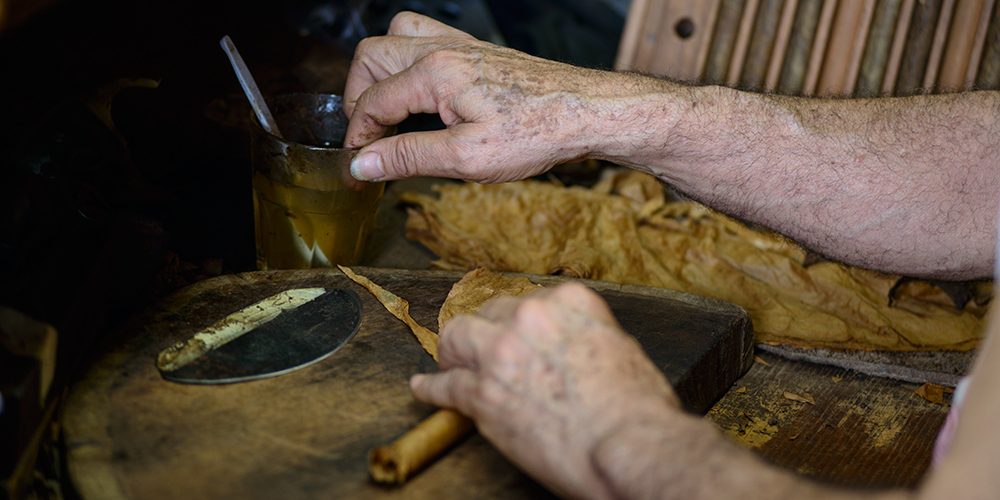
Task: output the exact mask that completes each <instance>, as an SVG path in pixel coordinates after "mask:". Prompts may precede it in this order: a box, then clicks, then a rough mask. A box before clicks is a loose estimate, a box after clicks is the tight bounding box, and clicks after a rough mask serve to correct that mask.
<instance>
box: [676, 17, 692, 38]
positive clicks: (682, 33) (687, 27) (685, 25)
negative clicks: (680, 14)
mask: <svg viewBox="0 0 1000 500" xmlns="http://www.w3.org/2000/svg"><path fill="white" fill-rule="evenodd" d="M674 31H676V32H677V36H679V37H681V38H690V37H691V35H693V34H694V22H693V21H691V18H690V17H685V18H682V19H681V20H680V21H677V24H676V25H675V26H674Z"/></svg>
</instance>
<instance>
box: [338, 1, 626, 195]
mask: <svg viewBox="0 0 1000 500" xmlns="http://www.w3.org/2000/svg"><path fill="white" fill-rule="evenodd" d="M620 76H621V75H618V76H616V74H615V73H609V72H602V71H594V70H587V69H582V68H577V67H574V66H570V65H567V64H562V63H558V62H554V61H548V60H545V59H540V58H537V57H532V56H530V55H527V54H524V53H522V52H518V51H515V50H512V49H508V48H504V47H498V46H496V45H492V44H489V43H486V42H481V41H479V40H476V39H474V38H472V37H471V36H469V35H467V34H465V33H463V32H461V31H458V30H455V29H453V28H450V27H448V26H446V25H444V24H441V23H438V22H437V21H434V20H433V19H430V18H427V17H424V16H420V15H418V14H413V13H409V12H404V13H401V14H398V15H397V16H396V17H395V18H393V20H392V24H391V25H390V28H389V33H388V35H387V36H384V37H376V38H367V39H365V40H362V42H361V44H360V45H359V46H358V48H357V51H356V54H355V57H354V61H353V62H352V63H351V70H350V73H349V74H348V78H347V88H346V90H345V92H344V94H345V99H344V101H345V108H344V109H345V111H346V112H347V114H348V116H350V118H351V123H350V127H349V128H348V132H347V138H346V144H347V145H348V146H365V145H367V147H365V148H364V149H363V150H362V151H361V152H360V153H359V154H358V156H357V157H356V159H355V161H354V163H353V164H352V169H351V172H352V174H354V176H355V177H357V178H358V179H361V180H393V179H400V178H404V177H414V176H441V177H452V178H458V179H465V180H471V181H478V182H505V181H513V180H519V179H523V178H527V177H531V176H534V175H537V174H540V173H542V172H545V171H546V170H548V169H549V168H551V167H552V166H553V165H556V164H558V163H562V162H566V161H569V160H573V159H577V158H583V157H587V156H589V155H591V154H592V153H593V152H594V149H595V148H596V147H597V146H598V143H599V142H600V141H601V140H604V139H606V138H607V139H610V138H608V137H607V134H603V133H601V132H600V130H598V129H599V127H595V126H594V122H595V120H596V119H598V118H597V115H599V114H600V113H601V112H602V110H606V109H607V106H606V97H607V93H608V92H612V93H613V92H615V91H616V90H615V89H616V88H619V87H620V86H619V85H617V84H616V83H615V82H616V80H618V79H619V77H620ZM608 84H612V85H611V86H610V88H608ZM413 113H437V114H439V115H440V117H441V120H442V121H443V122H444V123H445V125H446V126H447V127H448V128H447V129H445V130H439V131H432V132H414V133H407V134H400V135H397V136H394V137H389V138H385V139H379V140H376V139H378V138H380V137H382V136H383V134H384V133H385V131H386V129H387V127H388V126H391V125H395V124H397V123H399V122H401V121H402V120H403V119H405V118H406V117H407V116H409V115H410V114H413ZM615 140H621V139H620V138H617V139H615ZM373 141H374V142H373Z"/></svg>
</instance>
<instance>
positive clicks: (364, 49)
mask: <svg viewBox="0 0 1000 500" xmlns="http://www.w3.org/2000/svg"><path fill="white" fill-rule="evenodd" d="M374 44H375V39H374V38H371V37H369V38H362V39H361V41H360V42H358V45H357V47H355V49H354V61H355V62H357V63H362V64H363V63H364V62H365V61H366V60H367V59H368V53H369V51H370V50H371V48H372V45H374Z"/></svg>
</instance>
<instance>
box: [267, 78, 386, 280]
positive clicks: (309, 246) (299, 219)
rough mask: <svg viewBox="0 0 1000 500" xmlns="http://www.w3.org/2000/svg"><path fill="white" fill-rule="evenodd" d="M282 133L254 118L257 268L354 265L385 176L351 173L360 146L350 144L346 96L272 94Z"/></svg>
mask: <svg viewBox="0 0 1000 500" xmlns="http://www.w3.org/2000/svg"><path fill="white" fill-rule="evenodd" d="M268 106H269V107H270V109H271V114H272V115H274V120H275V122H276V123H277V126H278V130H279V131H280V133H281V137H278V136H276V135H274V134H271V133H269V132H267V131H266V130H264V128H263V127H262V126H261V125H260V123H259V122H257V121H256V119H254V120H253V125H252V126H251V136H250V150H251V151H250V153H251V154H250V157H251V166H252V169H253V202H254V203H253V207H254V226H255V230H256V231H255V232H256V240H257V268H258V269H260V270H268V269H303V268H311V267H332V266H334V265H337V264H342V265H346V266H351V265H355V264H357V263H358V261H359V260H360V259H361V257H362V254H363V253H364V250H365V247H366V246H367V245H368V242H369V240H370V239H371V234H372V230H373V229H374V227H375V216H376V214H377V213H378V209H379V203H380V202H381V200H382V193H383V191H384V189H385V183H383V182H362V181H358V180H356V179H354V178H353V177H351V159H352V158H354V155H355V154H356V153H357V151H358V149H357V148H350V149H349V148H344V147H343V141H344V136H345V134H346V133H347V123H348V120H347V117H346V116H344V112H343V106H342V101H341V97H340V96H336V95H329V94H286V95H281V96H277V97H275V98H273V99H270V100H268Z"/></svg>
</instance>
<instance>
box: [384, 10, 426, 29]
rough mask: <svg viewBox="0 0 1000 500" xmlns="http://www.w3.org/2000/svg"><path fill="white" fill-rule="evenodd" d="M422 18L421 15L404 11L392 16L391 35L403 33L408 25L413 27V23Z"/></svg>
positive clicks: (390, 22) (390, 23)
mask: <svg viewBox="0 0 1000 500" xmlns="http://www.w3.org/2000/svg"><path fill="white" fill-rule="evenodd" d="M418 17H420V16H419V14H416V13H413V12H410V11H405V10H404V11H402V12H400V13H398V14H396V15H395V16H392V20H391V21H389V33H393V34H395V33H401V32H403V30H404V29H405V28H406V26H407V25H412V24H413V21H415V20H417V18H418Z"/></svg>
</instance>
